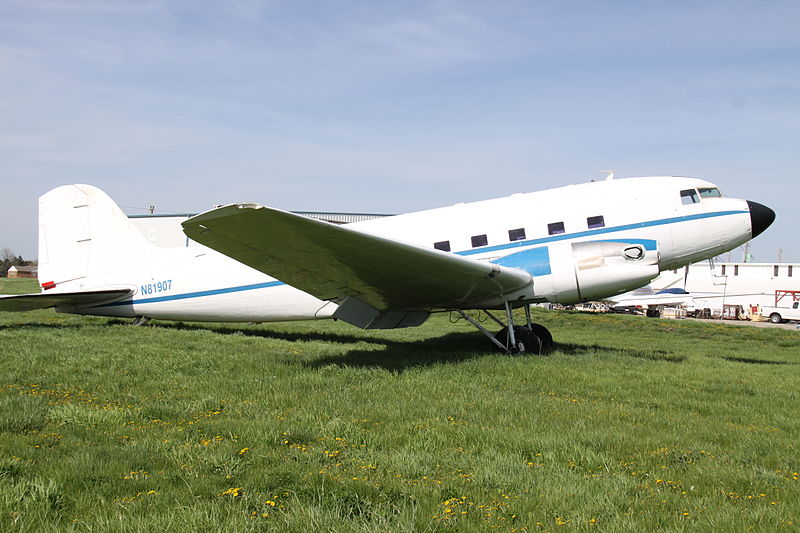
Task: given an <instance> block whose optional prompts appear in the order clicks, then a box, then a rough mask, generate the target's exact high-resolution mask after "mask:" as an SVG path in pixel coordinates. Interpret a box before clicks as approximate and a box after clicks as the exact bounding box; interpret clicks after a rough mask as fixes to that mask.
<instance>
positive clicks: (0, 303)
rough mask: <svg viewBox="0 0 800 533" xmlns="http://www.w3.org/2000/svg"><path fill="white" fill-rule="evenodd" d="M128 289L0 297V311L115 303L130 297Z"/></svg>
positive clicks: (130, 292)
mask: <svg viewBox="0 0 800 533" xmlns="http://www.w3.org/2000/svg"><path fill="white" fill-rule="evenodd" d="M132 293H133V291H131V290H130V289H109V290H102V291H80V292H59V293H47V292H39V293H36V294H12V295H6V296H3V295H0V311H33V310H34V309H46V308H48V307H56V306H58V305H74V306H93V305H100V304H105V303H111V302H116V301H117V300H122V299H123V298H125V297H127V296H130V295H131V294H132Z"/></svg>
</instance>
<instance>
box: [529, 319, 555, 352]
mask: <svg viewBox="0 0 800 533" xmlns="http://www.w3.org/2000/svg"><path fill="white" fill-rule="evenodd" d="M531 328H533V332H534V333H536V336H537V337H539V339H541V341H542V351H541V352H540V353H543V354H544V353H547V352H549V351H550V348H552V347H553V335H552V334H551V333H550V330H549V329H547V328H546V327H544V326H543V325H541V324H531ZM523 329H524V328H523Z"/></svg>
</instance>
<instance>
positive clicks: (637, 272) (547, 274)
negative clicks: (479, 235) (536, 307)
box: [497, 240, 659, 305]
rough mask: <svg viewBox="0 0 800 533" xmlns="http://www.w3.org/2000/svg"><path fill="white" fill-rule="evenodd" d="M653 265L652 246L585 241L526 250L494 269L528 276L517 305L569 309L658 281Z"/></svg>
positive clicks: (655, 252) (655, 254) (654, 253)
mask: <svg viewBox="0 0 800 533" xmlns="http://www.w3.org/2000/svg"><path fill="white" fill-rule="evenodd" d="M658 259H659V257H658V249H657V245H656V243H655V241H643V240H635V241H630V242H622V241H590V242H580V243H563V244H551V245H549V246H544V247H541V248H533V249H528V250H524V251H522V252H518V253H516V254H512V255H509V256H506V257H504V258H502V259H501V260H500V261H497V263H498V264H502V265H504V266H510V267H516V268H522V269H523V270H526V271H528V272H530V274H531V275H532V276H533V291H532V294H531V292H530V288H528V289H527V291H526V292H527V294H525V295H524V296H523V295H522V294H520V295H519V299H525V300H527V299H534V300H547V301H550V302H553V303H560V304H565V305H569V304H574V303H578V302H585V301H589V300H597V299H602V298H607V297H609V296H614V295H616V294H621V293H623V292H627V291H630V290H633V289H637V288H639V287H641V286H643V285H646V284H647V283H649V282H650V281H651V280H652V279H653V278H655V277H656V276H658V273H659V267H658ZM515 296H517V295H513V296H511V298H510V299H517V298H515Z"/></svg>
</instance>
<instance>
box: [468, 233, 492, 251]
mask: <svg viewBox="0 0 800 533" xmlns="http://www.w3.org/2000/svg"><path fill="white" fill-rule="evenodd" d="M487 244H489V241H488V239H486V235H474V236H473V237H472V247H473V248H477V247H478V246H486V245H487Z"/></svg>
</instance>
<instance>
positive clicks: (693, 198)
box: [681, 189, 700, 205]
mask: <svg viewBox="0 0 800 533" xmlns="http://www.w3.org/2000/svg"><path fill="white" fill-rule="evenodd" d="M681 203H682V204H683V205H690V204H697V203H700V198H699V197H698V196H697V191H695V190H694V189H686V190H685V191H681Z"/></svg>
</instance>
